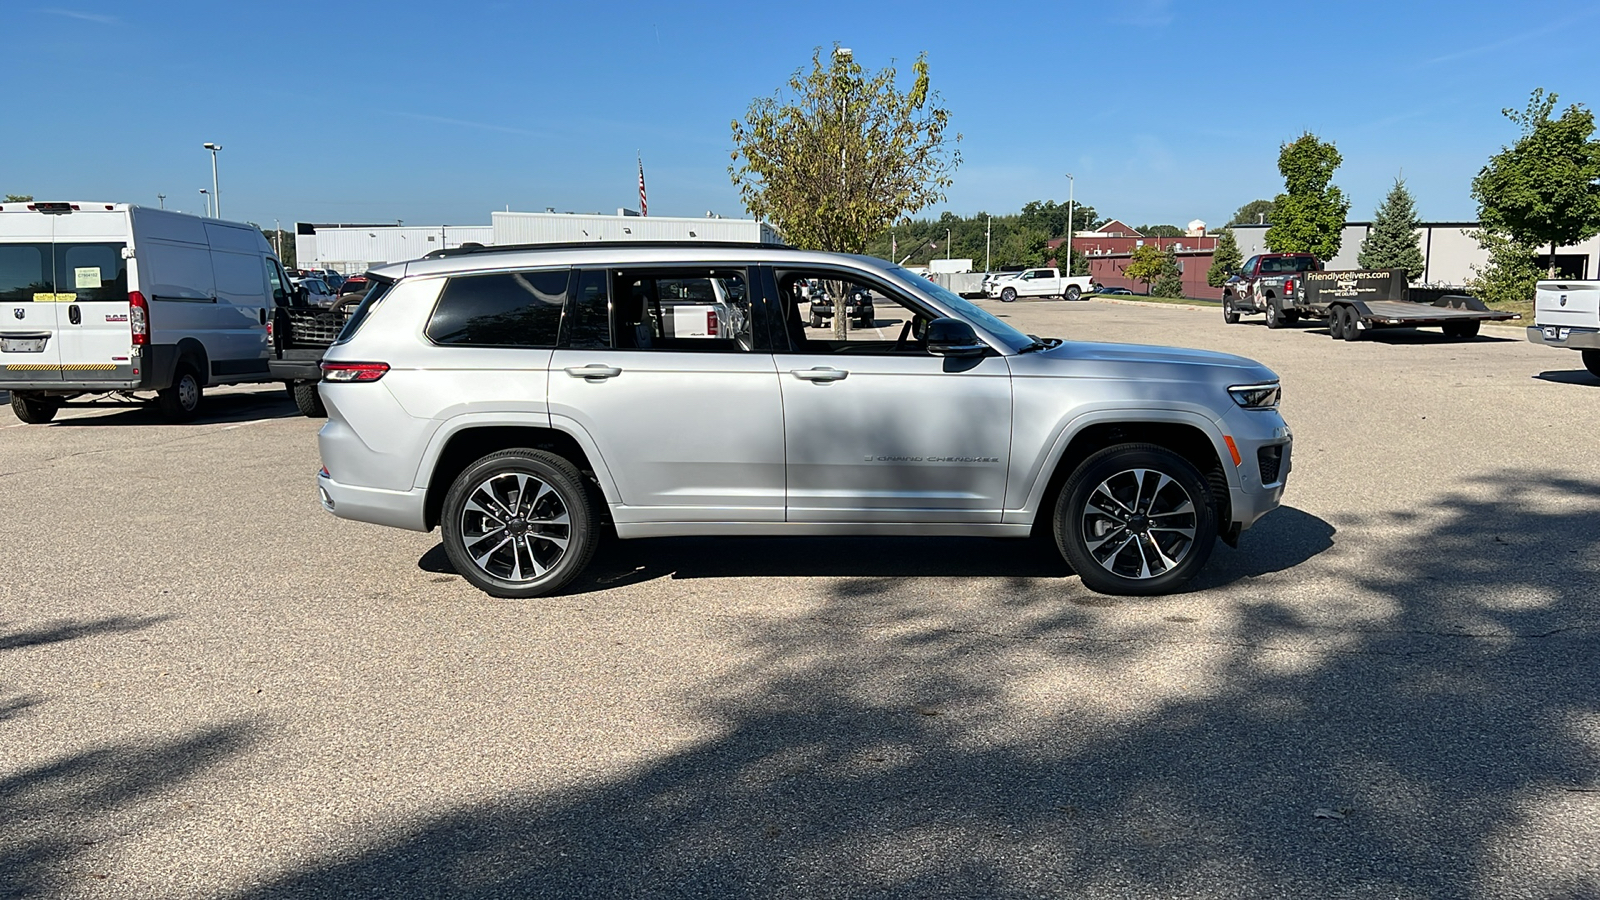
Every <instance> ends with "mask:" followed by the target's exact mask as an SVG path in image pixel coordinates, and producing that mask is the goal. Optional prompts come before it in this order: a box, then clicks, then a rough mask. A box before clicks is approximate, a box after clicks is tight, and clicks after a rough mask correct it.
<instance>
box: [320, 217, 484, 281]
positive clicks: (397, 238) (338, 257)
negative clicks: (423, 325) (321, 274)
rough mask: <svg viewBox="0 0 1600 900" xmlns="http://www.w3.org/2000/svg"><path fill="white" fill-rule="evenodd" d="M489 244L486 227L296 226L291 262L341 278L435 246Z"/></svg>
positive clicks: (421, 253) (427, 251)
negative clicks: (331, 271) (335, 274)
mask: <svg viewBox="0 0 1600 900" xmlns="http://www.w3.org/2000/svg"><path fill="white" fill-rule="evenodd" d="M493 242H494V229H493V228H491V227H489V226H488V225H395V224H393V223H390V224H388V225H360V224H349V223H339V224H319V223H315V222H296V223H295V226H294V254H295V257H294V258H295V262H296V264H297V265H298V266H300V268H302V269H333V270H334V271H335V272H342V273H344V274H346V275H353V274H356V273H359V272H365V271H366V270H367V269H368V267H370V266H376V265H381V264H383V263H386V262H398V261H400V260H403V259H416V258H417V257H419V256H425V255H426V254H428V253H431V252H433V251H434V250H438V249H440V248H455V247H459V246H461V245H462V244H469V243H477V244H489V243H493Z"/></svg>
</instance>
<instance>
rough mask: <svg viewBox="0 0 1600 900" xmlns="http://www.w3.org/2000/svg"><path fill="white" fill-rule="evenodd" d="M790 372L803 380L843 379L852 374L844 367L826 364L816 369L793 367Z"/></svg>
mask: <svg viewBox="0 0 1600 900" xmlns="http://www.w3.org/2000/svg"><path fill="white" fill-rule="evenodd" d="M789 374H790V375H793V376H794V377H796V378H798V379H800V380H801V381H843V380H845V378H847V377H849V375H850V373H849V372H847V371H845V370H844V369H829V368H826V367H824V366H818V367H816V368H815V369H791V370H789Z"/></svg>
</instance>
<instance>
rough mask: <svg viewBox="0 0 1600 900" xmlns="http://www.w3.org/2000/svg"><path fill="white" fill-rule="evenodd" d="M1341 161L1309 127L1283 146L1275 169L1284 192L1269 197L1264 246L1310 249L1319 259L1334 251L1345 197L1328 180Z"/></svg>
mask: <svg viewBox="0 0 1600 900" xmlns="http://www.w3.org/2000/svg"><path fill="white" fill-rule="evenodd" d="M1343 161H1344V157H1343V156H1341V155H1339V150H1338V148H1336V147H1334V146H1333V144H1331V143H1324V142H1322V141H1320V140H1318V139H1317V136H1316V135H1314V134H1312V133H1311V132H1309V131H1308V132H1306V133H1305V134H1302V135H1301V136H1300V137H1298V138H1296V139H1295V140H1294V141H1292V142H1290V143H1287V144H1284V145H1283V146H1282V148H1281V149H1280V150H1279V152H1278V171H1279V172H1280V173H1281V174H1282V175H1283V184H1284V188H1285V193H1282V194H1279V195H1278V196H1277V197H1275V198H1273V200H1272V213H1273V220H1272V227H1270V228H1268V229H1267V233H1266V236H1265V238H1266V244H1267V248H1268V249H1270V250H1271V251H1272V252H1274V253H1310V254H1311V255H1313V256H1315V257H1316V258H1317V259H1321V260H1329V259H1333V257H1334V256H1336V255H1338V253H1339V243H1340V241H1341V239H1342V238H1343V236H1344V234H1343V233H1344V220H1345V215H1346V214H1347V213H1349V212H1350V201H1349V200H1347V199H1345V196H1344V192H1343V191H1341V190H1339V188H1338V187H1336V186H1334V185H1333V184H1332V181H1333V170H1334V169H1337V168H1339V163H1341V162H1343Z"/></svg>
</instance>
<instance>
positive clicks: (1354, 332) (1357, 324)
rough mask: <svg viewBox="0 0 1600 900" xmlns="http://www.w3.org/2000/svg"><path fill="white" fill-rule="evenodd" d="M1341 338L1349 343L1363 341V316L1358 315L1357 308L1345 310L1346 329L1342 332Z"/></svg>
mask: <svg viewBox="0 0 1600 900" xmlns="http://www.w3.org/2000/svg"><path fill="white" fill-rule="evenodd" d="M1339 336H1340V337H1342V338H1344V339H1345V340H1347V341H1359V340H1361V337H1362V333H1361V316H1360V315H1359V314H1357V313H1356V308H1355V307H1353V306H1346V307H1345V308H1344V327H1343V328H1342V329H1341V330H1340V335H1339Z"/></svg>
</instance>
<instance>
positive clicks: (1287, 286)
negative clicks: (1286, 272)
mask: <svg viewBox="0 0 1600 900" xmlns="http://www.w3.org/2000/svg"><path fill="white" fill-rule="evenodd" d="M1283 291H1284V293H1286V294H1292V293H1294V279H1293V278H1285V279H1284V280H1283Z"/></svg>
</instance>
